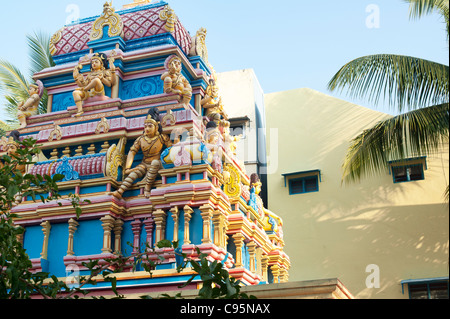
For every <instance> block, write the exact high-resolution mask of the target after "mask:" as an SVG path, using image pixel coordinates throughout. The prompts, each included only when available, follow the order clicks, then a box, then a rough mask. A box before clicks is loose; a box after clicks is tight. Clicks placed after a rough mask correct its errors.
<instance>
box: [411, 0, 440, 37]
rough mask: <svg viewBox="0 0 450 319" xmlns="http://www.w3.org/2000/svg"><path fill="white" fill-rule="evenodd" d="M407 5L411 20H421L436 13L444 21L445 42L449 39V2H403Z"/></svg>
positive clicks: (427, 0) (434, 0)
mask: <svg viewBox="0 0 450 319" xmlns="http://www.w3.org/2000/svg"><path fill="white" fill-rule="evenodd" d="M404 1H405V2H407V3H409V15H410V17H411V18H421V17H423V16H424V15H426V14H430V13H433V12H437V13H439V14H440V15H442V16H443V17H444V19H445V24H446V30H447V40H448V37H449V16H448V15H449V1H448V0H404Z"/></svg>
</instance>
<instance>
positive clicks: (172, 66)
mask: <svg viewBox="0 0 450 319" xmlns="http://www.w3.org/2000/svg"><path fill="white" fill-rule="evenodd" d="M164 66H165V68H166V70H167V72H165V73H164V74H163V75H162V76H161V80H163V81H164V92H165V93H167V94H170V93H175V94H179V95H180V96H181V97H182V103H183V104H189V102H190V101H191V98H192V87H191V84H190V83H189V81H188V80H187V79H186V78H185V77H184V76H183V75H182V74H181V59H180V58H179V57H177V56H176V55H171V56H169V57H168V58H167V59H166V62H165V63H164Z"/></svg>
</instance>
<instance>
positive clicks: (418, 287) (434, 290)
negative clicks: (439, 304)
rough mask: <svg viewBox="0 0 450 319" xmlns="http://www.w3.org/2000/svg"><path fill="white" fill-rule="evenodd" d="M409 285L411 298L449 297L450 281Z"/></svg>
mask: <svg viewBox="0 0 450 319" xmlns="http://www.w3.org/2000/svg"><path fill="white" fill-rule="evenodd" d="M408 286H409V298H410V299H448V281H447V282H435V283H426V284H410V285H408Z"/></svg>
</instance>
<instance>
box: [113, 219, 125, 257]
mask: <svg viewBox="0 0 450 319" xmlns="http://www.w3.org/2000/svg"><path fill="white" fill-rule="evenodd" d="M122 229H123V220H121V219H117V220H116V221H115V222H114V254H116V255H120V254H121V253H122V252H121V248H122Z"/></svg>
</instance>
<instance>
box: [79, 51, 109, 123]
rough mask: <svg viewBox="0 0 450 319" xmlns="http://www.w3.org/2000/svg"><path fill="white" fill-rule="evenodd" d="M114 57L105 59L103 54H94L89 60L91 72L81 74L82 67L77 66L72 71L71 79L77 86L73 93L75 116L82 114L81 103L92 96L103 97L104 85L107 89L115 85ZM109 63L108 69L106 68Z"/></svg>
mask: <svg viewBox="0 0 450 319" xmlns="http://www.w3.org/2000/svg"><path fill="white" fill-rule="evenodd" d="M114 60H115V59H114V56H113V55H111V57H110V58H109V59H107V57H106V55H105V54H104V53H100V54H98V53H95V54H94V55H93V56H92V58H91V71H90V72H89V73H87V74H81V73H80V70H81V69H82V68H83V65H81V64H78V65H77V66H76V67H75V68H74V70H73V78H74V79H75V82H76V83H77V85H78V86H79V88H77V89H76V90H75V91H74V92H73V99H74V101H75V104H76V106H77V114H76V115H75V116H81V114H83V113H84V112H83V101H85V100H86V99H88V98H90V97H94V96H105V87H104V86H105V85H106V86H108V87H111V86H113V85H114V84H115V83H116V75H115V71H116V68H115V66H114ZM108 62H109V68H108Z"/></svg>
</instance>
